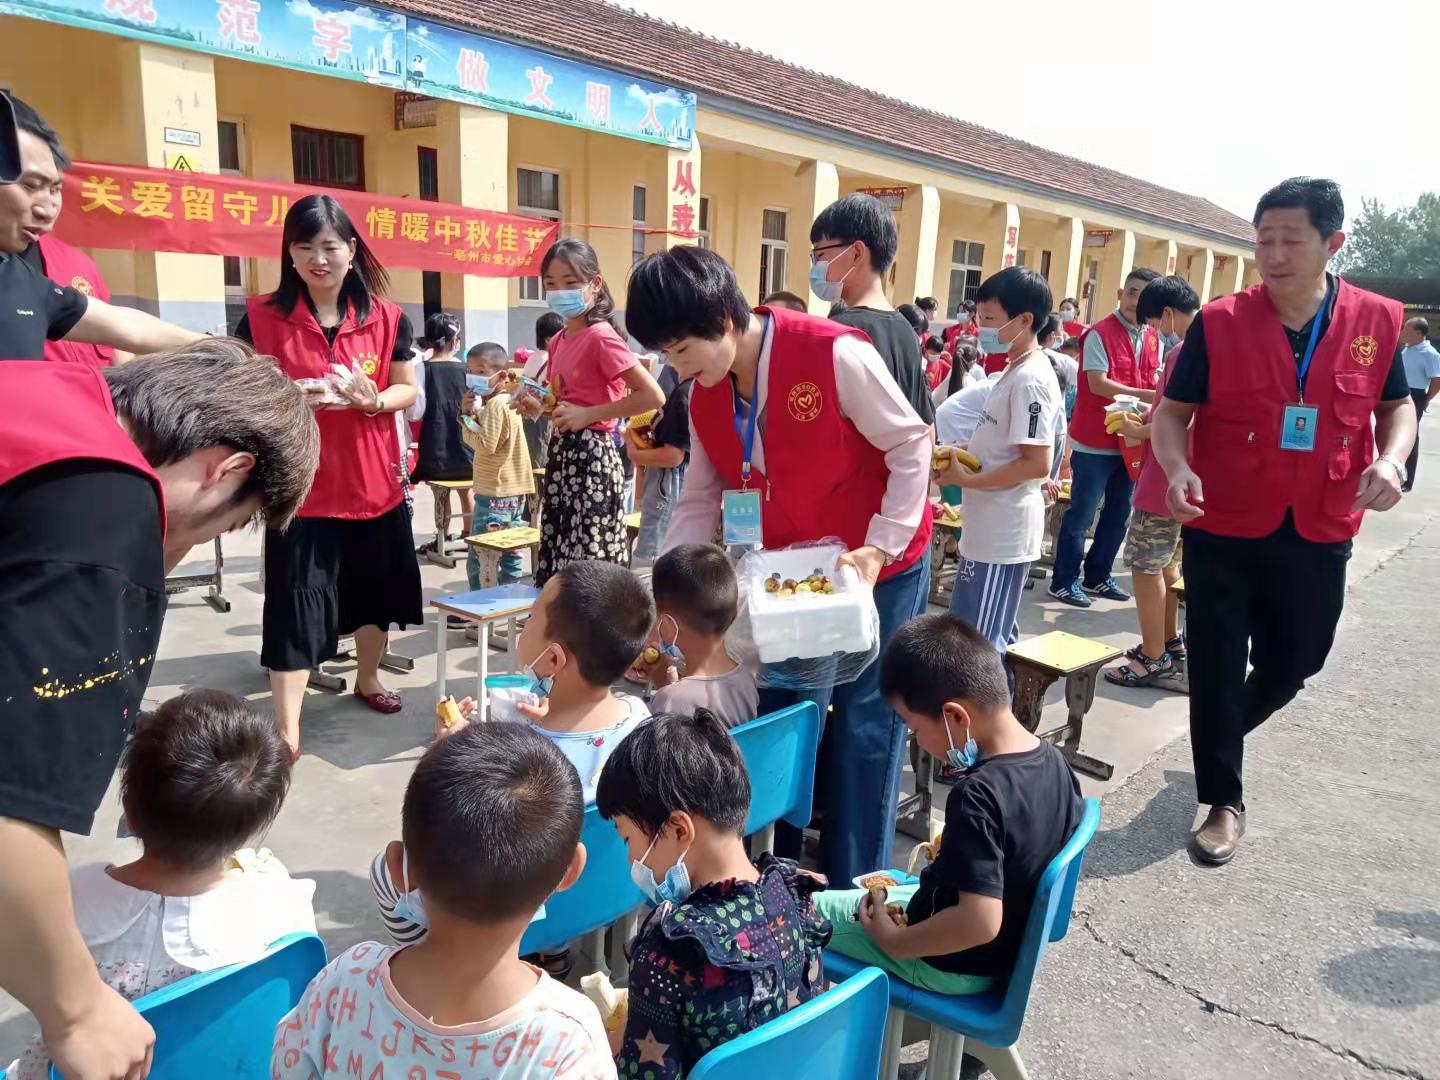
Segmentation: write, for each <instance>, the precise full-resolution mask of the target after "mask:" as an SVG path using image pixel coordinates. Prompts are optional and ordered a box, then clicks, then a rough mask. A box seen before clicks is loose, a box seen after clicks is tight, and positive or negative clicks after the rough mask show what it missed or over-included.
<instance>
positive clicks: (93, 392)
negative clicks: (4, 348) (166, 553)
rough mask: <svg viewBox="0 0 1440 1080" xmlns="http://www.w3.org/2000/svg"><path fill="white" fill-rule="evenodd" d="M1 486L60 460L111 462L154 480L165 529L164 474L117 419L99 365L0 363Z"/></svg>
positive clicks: (30, 362)
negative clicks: (1, 404)
mask: <svg viewBox="0 0 1440 1080" xmlns="http://www.w3.org/2000/svg"><path fill="white" fill-rule="evenodd" d="M0 401H3V402H4V403H5V409H4V412H3V413H0V485H3V484H8V483H9V482H10V481H11V480H14V479H15V478H16V477H17V476H23V475H24V474H25V473H28V472H32V471H33V470H35V469H39V468H43V467H44V466H46V465H54V464H55V463H57V462H60V461H73V460H81V459H85V460H91V461H110V462H114V463H115V464H116V465H123V466H124V467H125V468H127V469H134V470H135V471H136V472H137V473H139V474H140V475H141V476H143V477H145V478H146V479H147V480H149V481H150V482H151V483H152V484H154V485H155V495H156V497H157V498H158V499H159V500H160V534H161V536H162V537H163V536H164V534H165V490H164V488H162V487H161V486H160V478H159V477H158V476H156V475H155V470H154V469H152V468H151V467H150V463H149V462H148V461H146V460H145V455H143V454H142V453H140V448H139V447H137V446H136V445H135V444H134V443H133V442H131V441H130V436H128V435H126V434H125V432H124V431H123V430H122V429H121V427H120V425H119V424H118V423H116V420H115V404H114V402H112V401H111V400H110V388H109V387H108V386H106V385H105V376H103V375H101V374H100V371H99V369H98V368H95V367H91V366H90V365H88V364H51V363H49V362H47V361H44V360H12V361H10V362H9V363H4V364H0Z"/></svg>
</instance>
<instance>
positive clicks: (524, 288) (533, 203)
mask: <svg viewBox="0 0 1440 1080" xmlns="http://www.w3.org/2000/svg"><path fill="white" fill-rule="evenodd" d="M515 212H516V213H517V214H526V215H529V216H530V217H538V218H545V219H546V220H547V221H559V220H560V174H559V173H556V172H551V171H549V170H548V169H516V170H515ZM520 299H521V300H529V301H539V300H544V299H545V285H544V283H543V282H542V281H541V280H540V279H539V278H538V277H525V278H521V279H520Z"/></svg>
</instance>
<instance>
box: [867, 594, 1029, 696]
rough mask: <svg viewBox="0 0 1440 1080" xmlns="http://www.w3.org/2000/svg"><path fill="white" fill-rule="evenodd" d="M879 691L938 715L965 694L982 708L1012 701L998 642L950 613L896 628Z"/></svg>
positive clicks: (882, 658)
mask: <svg viewBox="0 0 1440 1080" xmlns="http://www.w3.org/2000/svg"><path fill="white" fill-rule="evenodd" d="M880 693H881V694H883V695H884V697H885V699H886V700H887V701H900V702H903V703H904V705H905V707H906V708H907V709H909V710H910V711H911V712H914V713H919V714H920V715H921V716H939V715H940V713H941V711H942V706H944V704H945V702H947V701H958V700H961V699H963V700H965V701H971V702H974V703H975V704H976V705H978V706H980V707H981V708H982V709H999V708H1002V707H1004V706H1005V705H1008V704H1009V703H1010V687H1009V685H1008V683H1007V682H1006V679H1005V668H1004V666H1003V665H1002V664H1001V662H1000V654H999V653H998V652H996V651H995V646H994V645H992V644H990V642H989V640H988V639H987V638H985V637H984V635H982V634H981V633H980V632H979V631H978V630H976V629H975V628H974V627H973V626H971V625H970V624H969V623H968V622H966V621H965V620H964V619H961V618H959V617H958V616H955V615H951V614H948V613H945V614H935V615H921V616H920V617H919V618H918V619H911V620H910V621H909V622H908V623H906V624H905V625H904V626H902V627H900V629H899V630H897V631H895V636H894V637H893V638H891V639H890V644H889V645H887V646H886V647H885V651H884V652H883V653H881V654H880Z"/></svg>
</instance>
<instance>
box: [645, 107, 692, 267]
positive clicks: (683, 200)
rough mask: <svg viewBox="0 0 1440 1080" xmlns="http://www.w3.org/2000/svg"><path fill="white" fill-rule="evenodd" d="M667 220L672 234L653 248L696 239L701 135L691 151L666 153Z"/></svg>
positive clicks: (668, 151) (665, 222)
mask: <svg viewBox="0 0 1440 1080" xmlns="http://www.w3.org/2000/svg"><path fill="white" fill-rule="evenodd" d="M665 177H666V182H665V220H664V223H663V226H662V227H663V228H666V229H669V230H670V231H669V233H667V234H665V235H663V236H659V237H658V239H659V240H660V241H661V243H658V244H656V245H655V246H654V247H653V248H651V250H661V249H662V248H670V247H673V246H675V245H676V244H694V243H696V242H697V239H698V237H697V233H696V230H697V229H698V228H699V227H700V137H699V136H698V135H697V136H696V137H695V138H694V139H693V140H692V142H691V145H690V149H689V150H667V151H666V152H665Z"/></svg>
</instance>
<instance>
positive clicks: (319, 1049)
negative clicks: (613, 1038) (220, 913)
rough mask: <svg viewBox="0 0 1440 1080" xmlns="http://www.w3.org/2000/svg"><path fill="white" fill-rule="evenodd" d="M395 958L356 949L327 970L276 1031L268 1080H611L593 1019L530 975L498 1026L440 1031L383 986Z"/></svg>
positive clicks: (381, 950)
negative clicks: (529, 985)
mask: <svg viewBox="0 0 1440 1080" xmlns="http://www.w3.org/2000/svg"><path fill="white" fill-rule="evenodd" d="M399 951H400V950H398V949H395V948H391V947H388V946H384V945H380V944H378V943H376V942H373V941H366V942H362V943H361V944H359V945H357V946H355V947H354V948H353V949H350V950H348V951H346V952H345V953H344V955H342V956H340V957H338V958H337V959H335V960H333V961H332V962H331V963H330V966H329V967H327V968H326V969H325V970H324V971H322V972H321V973H320V974H319V975H316V976H315V978H314V979H313V980H312V981H311V983H310V985H309V986H308V987H306V988H305V993H304V995H303V996H302V997H301V998H300V1004H299V1005H297V1006H296V1007H295V1008H294V1009H293V1010H292V1011H291V1012H290V1014H289V1015H288V1016H286V1017H285V1018H284V1019H283V1020H281V1021H280V1025H279V1026H278V1027H277V1028H276V1029H275V1049H274V1051H273V1053H272V1056H271V1058H270V1075H271V1077H272V1078H274V1080H319V1078H320V1077H324V1076H336V1075H338V1076H359V1077H372V1076H375V1077H378V1076H385V1077H394V1078H396V1080H400V1078H404V1077H422V1076H423V1077H430V1078H434V1080H438V1078H441V1077H452V1076H453V1077H464V1078H466V1080H470V1078H472V1077H473V1078H475V1080H479V1078H480V1077H485V1078H487V1080H550V1078H551V1077H560V1076H563V1077H565V1080H613V1078H614V1076H615V1061H614V1059H613V1058H612V1057H611V1056H610V1045H609V1042H608V1041H607V1039H606V1037H605V1028H604V1027H603V1026H602V1025H601V1023H600V1012H599V1010H597V1009H596V1008H595V1006H594V1004H593V1003H591V1001H590V1000H589V999H588V998H587V997H585V995H584V994H582V993H580V992H579V991H578V990H571V989H570V988H569V987H568V986H566V985H565V984H564V983H558V982H556V981H555V980H554V979H552V978H550V976H549V975H547V974H545V972H543V971H541V970H540V969H539V968H536V969H534V970H535V975H536V979H535V987H534V989H532V990H531V991H530V992H529V993H528V994H526V995H525V996H524V997H523V998H521V999H520V1000H519V1001H517V1002H516V1003H515V1004H514V1005H512V1006H511V1007H510V1008H508V1009H506V1010H505V1011H504V1012H502V1013H500V1014H499V1015H497V1016H492V1017H489V1018H488V1019H481V1020H477V1021H475V1022H474V1023H470V1024H462V1025H460V1026H458V1027H442V1026H440V1025H439V1024H436V1023H433V1022H432V1021H431V1020H429V1019H428V1018H427V1017H424V1016H421V1015H420V1013H418V1012H417V1011H416V1010H415V1009H413V1008H411V1006H410V1005H409V1003H408V1002H406V1001H405V999H404V998H402V997H401V996H400V994H399V993H398V992H397V991H396V989H395V986H394V984H393V983H392V982H391V981H390V959H391V957H393V956H394V955H395V954H396V953H397V952H399Z"/></svg>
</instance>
